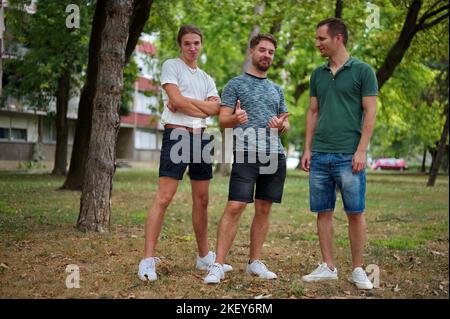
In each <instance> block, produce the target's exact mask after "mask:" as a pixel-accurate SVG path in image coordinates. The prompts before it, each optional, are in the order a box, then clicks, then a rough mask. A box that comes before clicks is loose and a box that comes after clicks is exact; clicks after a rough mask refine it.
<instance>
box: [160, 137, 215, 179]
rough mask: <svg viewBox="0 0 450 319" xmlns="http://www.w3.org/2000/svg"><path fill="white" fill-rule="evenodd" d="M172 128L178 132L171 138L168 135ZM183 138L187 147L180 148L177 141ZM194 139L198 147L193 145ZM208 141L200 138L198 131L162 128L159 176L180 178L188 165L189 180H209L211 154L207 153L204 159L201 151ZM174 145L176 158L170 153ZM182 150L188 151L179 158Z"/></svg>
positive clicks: (210, 176)
mask: <svg viewBox="0 0 450 319" xmlns="http://www.w3.org/2000/svg"><path fill="white" fill-rule="evenodd" d="M174 130H178V131H179V132H180V134H175V137H176V139H171V138H170V136H171V133H172V131H174ZM174 133H176V131H175V132H174ZM181 133H182V134H181ZM183 138H184V139H185V141H186V143H188V145H187V144H186V145H187V147H185V148H184V149H181V148H180V147H179V146H180V144H179V143H180V142H181V140H182V139H183ZM194 140H196V143H198V145H199V146H200V147H199V148H198V149H196V148H195V147H194ZM209 142H210V140H204V139H202V134H200V133H198V134H197V133H191V132H187V131H185V130H180V129H176V128H166V129H164V133H163V141H162V146H161V156H160V160H159V177H162V176H166V177H172V178H175V179H177V180H182V179H183V175H184V172H185V171H186V168H187V167H189V178H190V179H191V180H210V179H211V178H212V177H213V174H212V163H211V157H210V155H211V154H208V155H209V156H208V158H206V159H205V158H204V156H205V154H204V152H203V149H204V148H205V146H206V145H207V144H208V143H209ZM174 147H176V149H175V150H176V152H174V153H175V154H177V155H178V156H179V158H178V159H175V158H171V157H173V155H174V154H172V156H171V151H172V148H174ZM183 151H189V153H188V154H187V158H185V159H183V160H180V159H181V155H182V152H183ZM194 152H195V153H196V154H194Z"/></svg>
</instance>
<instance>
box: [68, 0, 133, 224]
mask: <svg viewBox="0 0 450 319" xmlns="http://www.w3.org/2000/svg"><path fill="white" fill-rule="evenodd" d="M103 10H105V16H106V19H105V24H104V27H103V29H102V30H101V42H100V50H99V56H98V73H97V83H96V87H97V90H96V92H95V95H94V102H93V113H92V131H91V137H90V142H89V151H88V157H87V160H86V174H85V177H84V181H83V187H82V193H81V201H80V215H79V217H78V222H77V227H78V228H79V229H81V230H91V231H99V232H104V231H107V230H108V229H109V224H110V216H111V191H112V180H113V176H114V171H115V159H116V141H117V135H118V132H119V127H120V116H119V106H120V97H121V93H122V90H123V68H124V66H125V48H126V45H127V40H128V36H129V24H130V19H131V14H132V0H116V1H107V2H106V5H105V7H104V8H103Z"/></svg>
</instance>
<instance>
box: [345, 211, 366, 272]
mask: <svg viewBox="0 0 450 319" xmlns="http://www.w3.org/2000/svg"><path fill="white" fill-rule="evenodd" d="M347 218H348V236H349V238H350V246H351V248H352V264H353V269H355V268H356V267H361V266H362V265H363V263H364V261H363V252H364V244H365V242H366V220H365V217H364V214H347Z"/></svg>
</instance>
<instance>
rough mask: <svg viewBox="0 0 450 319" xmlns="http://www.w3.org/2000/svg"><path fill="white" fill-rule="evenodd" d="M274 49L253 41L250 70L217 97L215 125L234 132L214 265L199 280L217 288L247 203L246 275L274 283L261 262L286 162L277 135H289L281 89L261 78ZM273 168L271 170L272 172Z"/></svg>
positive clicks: (265, 37) (263, 37)
mask: <svg viewBox="0 0 450 319" xmlns="http://www.w3.org/2000/svg"><path fill="white" fill-rule="evenodd" d="M276 46H277V43H276V40H275V38H274V37H273V36H272V35H270V34H259V35H257V36H255V37H253V38H252V39H251V41H250V49H249V54H250V57H251V60H252V63H251V65H250V67H249V69H248V70H247V72H246V73H245V74H243V75H240V76H238V77H235V78H233V79H231V80H230V81H229V82H228V84H227V85H226V86H225V88H224V90H223V93H222V104H221V108H220V115H219V120H220V126H221V127H222V128H233V136H234V137H235V143H234V145H233V154H234V163H233V168H232V172H231V178H230V185H229V195H228V203H227V206H226V208H225V212H224V214H223V216H222V219H221V220H220V224H219V228H218V232H217V256H216V262H215V264H214V265H213V266H211V268H210V270H209V273H208V275H207V276H206V277H205V279H204V282H205V283H206V284H217V283H219V282H220V280H222V279H223V278H224V267H223V266H224V262H225V256H226V255H227V253H228V250H229V249H230V247H231V244H232V242H233V239H234V237H235V235H236V230H237V225H238V222H239V218H240V216H241V214H242V212H243V211H244V209H245V207H246V206H247V203H252V202H253V201H255V216H254V218H253V222H252V227H251V237H250V258H249V262H248V264H247V267H246V273H247V274H249V275H256V276H259V277H260V278H264V279H275V278H277V275H276V274H275V273H273V272H271V271H269V270H268V269H267V267H266V266H265V265H264V264H263V263H262V262H261V261H260V257H261V250H262V246H263V243H264V240H265V237H266V234H267V231H268V228H269V213H270V210H271V207H272V203H273V202H276V203H280V202H281V197H282V194H283V186H284V180H285V178H286V158H285V156H284V150H283V146H282V145H281V141H280V139H279V137H278V133H279V132H286V131H287V130H288V128H289V123H288V119H287V117H288V116H287V115H288V113H287V108H286V104H285V101H284V96H283V90H282V89H281V87H280V86H278V85H276V84H274V83H273V82H272V81H270V80H268V79H267V77H266V74H267V70H268V69H269V67H270V65H271V64H272V61H273V57H274V54H275V49H276ZM273 163H275V164H276V165H275V167H271V166H272V164H273ZM255 186H256V192H255Z"/></svg>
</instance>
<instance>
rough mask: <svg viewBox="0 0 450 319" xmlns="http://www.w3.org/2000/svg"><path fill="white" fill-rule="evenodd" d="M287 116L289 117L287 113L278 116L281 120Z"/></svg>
mask: <svg viewBox="0 0 450 319" xmlns="http://www.w3.org/2000/svg"><path fill="white" fill-rule="evenodd" d="M288 117H289V113H283V114H282V115H281V116H280V117H279V119H280V120H281V121H284V120H287V118H288Z"/></svg>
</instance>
